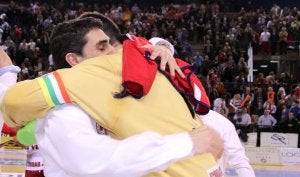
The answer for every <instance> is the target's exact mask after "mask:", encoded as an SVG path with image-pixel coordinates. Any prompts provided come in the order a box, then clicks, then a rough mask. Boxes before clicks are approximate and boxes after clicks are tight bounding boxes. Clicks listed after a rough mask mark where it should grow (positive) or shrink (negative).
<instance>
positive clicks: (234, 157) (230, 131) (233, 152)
mask: <svg viewBox="0 0 300 177" xmlns="http://www.w3.org/2000/svg"><path fill="white" fill-rule="evenodd" d="M223 125H224V124H223ZM226 126H227V129H226V132H223V140H224V160H225V163H227V164H228V166H230V167H233V168H235V170H236V172H237V174H238V177H244V176H247V177H255V174H254V171H253V169H252V167H251V166H250V164H249V159H248V158H247V156H246V154H245V149H244V147H243V146H242V144H241V142H240V139H239V137H238V135H237V133H236V130H235V128H234V126H233V124H231V123H230V122H228V124H227V125H226Z"/></svg>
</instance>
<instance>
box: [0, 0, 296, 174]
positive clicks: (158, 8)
mask: <svg viewBox="0 0 300 177" xmlns="http://www.w3.org/2000/svg"><path fill="white" fill-rule="evenodd" d="M133 6H137V7H138V10H136V9H134V8H133ZM191 6H192V8H191ZM277 6H279V7H280V10H279V11H278V12H275V11H272V8H273V7H277ZM274 9H276V8H274ZM274 9H273V10H274ZM299 10H300V1H299V0H215V1H213V0H208V1H196V0H177V1H176V0H175V1H171V0H164V1H161V0H151V1H141V0H136V1H134V0H124V1H121V0H101V1H100V0H85V1H68V0H54V1H46V0H40V1H29V0H28V1H25V0H23V1H6V0H0V14H1V15H0V19H1V22H0V34H1V35H0V36H1V45H2V46H5V47H7V52H8V53H9V55H10V56H11V58H12V59H13V60H14V62H15V63H16V64H17V65H19V66H20V67H21V68H22V69H23V72H22V73H21V74H20V76H19V80H26V79H32V78H35V77H37V76H38V75H40V74H41V73H47V72H50V71H52V70H53V69H55V65H54V64H52V63H49V60H48V59H49V55H50V53H49V49H48V41H47V40H48V39H49V35H50V33H51V29H52V28H53V26H55V25H56V24H57V23H59V22H60V21H63V20H64V19H71V18H75V17H76V16H78V15H79V14H80V13H82V12H84V11H98V12H101V13H104V14H106V15H108V16H110V17H111V18H112V19H113V20H114V21H115V22H116V23H117V24H118V25H119V27H120V29H121V30H122V32H124V33H125V32H131V33H133V34H136V35H139V36H144V37H147V38H149V37H151V36H161V37H163V38H165V39H167V40H169V41H170V42H172V44H173V45H174V46H175V49H176V55H177V56H178V57H180V58H183V59H185V60H186V61H188V62H190V63H191V64H193V63H194V64H195V61H196V58H197V56H198V54H199V55H200V56H201V57H202V58H205V56H207V57H208V60H205V61H204V62H203V63H202V64H201V66H199V68H198V69H196V70H195V72H196V74H198V75H199V78H201V79H202V80H203V81H204V82H207V84H208V94H209V96H210V98H211V102H213V101H214V100H215V99H216V98H218V97H221V96H222V95H225V98H226V103H227V106H228V108H229V111H231V112H229V115H228V118H229V119H230V120H232V121H233V123H235V124H236V122H235V121H234V120H233V116H234V114H235V113H234V112H233V111H232V109H230V105H229V101H230V99H232V97H233V95H234V94H236V93H240V94H243V93H245V87H246V86H249V87H250V88H251V92H252V93H253V94H255V93H256V89H257V87H262V88H263V89H264V90H263V91H264V93H265V92H267V87H270V86H271V87H273V88H274V90H275V91H276V93H278V92H279V88H280V87H284V88H285V91H286V93H285V94H286V96H288V95H293V94H294V93H297V88H298V87H299V80H300V51H299V50H300V12H299ZM291 16H292V17H291ZM48 17H49V19H48ZM224 17H226V20H225V18H224ZM174 18H175V19H174ZM191 19H192V20H191ZM260 20H262V22H261V23H260ZM273 20H274V21H273ZM224 21H227V23H226V24H225V23H224ZM269 21H271V22H270V23H269ZM223 23H224V26H222V25H220V24H223ZM248 23H249V24H250V27H251V30H252V33H251V37H250V38H249V39H248V38H247V35H246V34H245V33H244V32H245V29H246V27H247V24H248ZM272 23H273V24H272ZM132 24H134V25H132ZM218 25H220V26H218ZM267 25H270V26H269V30H270V31H272V30H273V29H275V30H276V34H278V32H279V31H280V29H281V27H286V28H287V31H288V33H289V37H288V40H287V45H286V48H285V49H286V51H284V52H283V53H281V51H280V45H279V43H280V42H279V39H274V41H269V42H270V46H269V47H270V48H269V51H267V52H266V51H263V49H262V46H261V43H260V41H259V39H257V37H258V38H259V35H260V33H261V32H262V30H263V27H265V26H267ZM149 27H151V28H150V29H152V30H153V31H149V30H147V29H148V28H149ZM239 28H240V29H241V31H242V34H241V35H239V34H238V32H237V31H239V30H240V29H239ZM222 32H224V36H223V33H222ZM243 34H245V35H243ZM216 36H218V37H216ZM223 37H224V38H223ZM248 37H249V36H248ZM218 38H220V40H219V39H218ZM246 39H247V40H248V43H242V42H241V41H246ZM24 40H25V42H24V43H26V46H29V47H28V48H29V49H28V50H27V49H26V50H25V49H23V48H20V46H22V45H21V44H22V42H23V41H24ZM208 40H209V41H210V43H208V42H207V41H208ZM32 42H34V43H35V44H34V43H32ZM226 42H228V43H229V46H230V49H229V50H230V51H229V52H228V49H224V47H225V48H226ZM272 42H273V44H274V45H275V49H274V51H271V46H272ZM211 43H212V44H211ZM32 45H34V47H33V48H30V46H32ZM207 46H211V47H212V48H213V51H209V50H208V47H207ZM37 48H38V49H37ZM232 48H235V49H236V51H237V52H236V53H238V57H237V56H236V55H235V54H236V53H235V52H234V51H233V50H232ZM285 52H286V53H285ZM231 57H232V58H233V59H234V61H235V63H236V65H238V66H240V65H242V66H241V67H240V68H237V70H239V73H234V76H235V77H234V78H231V77H228V73H227V75H226V72H224V70H225V69H226V67H227V64H228V63H229V61H230V58H231ZM241 58H244V63H241V62H240V61H241ZM26 68H27V70H28V71H27V72H25V70H26ZM245 69H246V71H245ZM261 76H262V77H261ZM260 77H261V79H262V80H263V82H261V80H260ZM203 78H204V79H203ZM215 81H218V82H217V83H218V86H219V87H218V88H219V89H217V96H216V95H214V93H215V92H214V90H213V85H214V84H215ZM219 81H220V82H219ZM221 86H222V88H223V89H220V88H221ZM224 90H225V91H224ZM296 96H299V95H296ZM288 99H289V98H284V100H283V101H288ZM298 99H299V97H298ZM277 101H278V104H277V106H278V109H279V108H280V106H281V105H280V104H279V100H276V102H277ZM287 106H289V108H291V107H293V102H292V103H290V105H288V104H287ZM254 108H255V107H254V106H252V110H253V109H254ZM281 111H282V110H281ZM280 113H281V112H279V113H276V114H275V115H274V116H276V119H278V120H279V121H280V119H281V116H280ZM250 114H251V116H252V118H253V117H254V115H255V114H254V113H253V112H250ZM231 116H232V117H231ZM296 118H298V121H300V118H299V117H296ZM253 119H255V118H253ZM237 129H238V127H237ZM281 130H282V129H281V128H280V125H277V126H276V127H272V129H271V131H268V132H259V133H260V134H258V131H259V127H257V125H256V122H255V121H253V122H252V124H251V129H250V130H248V131H247V133H248V134H247V142H244V141H243V143H244V146H245V149H246V153H247V155H248V157H249V159H250V162H251V164H252V165H253V167H254V169H255V173H256V175H257V177H267V176H272V177H273V176H274V177H296V176H297V177H298V176H300V149H299V131H300V130H299V128H298V129H297V130H298V131H296V132H292V133H287V132H285V131H281ZM2 135H3V136H2V138H1V149H0V165H1V168H0V172H1V173H0V177H8V176H18V177H21V176H23V173H22V172H23V171H24V168H25V165H26V151H25V150H23V148H22V147H21V146H20V145H18V144H17V143H16V142H14V141H13V138H12V137H9V136H8V135H4V134H2ZM226 175H227V176H236V173H235V171H234V169H232V168H228V169H227V171H226Z"/></svg>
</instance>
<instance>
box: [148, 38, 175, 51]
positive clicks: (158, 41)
mask: <svg viewBox="0 0 300 177" xmlns="http://www.w3.org/2000/svg"><path fill="white" fill-rule="evenodd" d="M149 42H150V43H151V44H152V45H163V46H166V47H167V48H168V49H169V50H170V51H171V53H172V55H174V53H175V49H174V46H173V45H172V44H171V43H170V42H169V41H167V40H165V39H162V38H159V37H153V38H151V39H150V40H149Z"/></svg>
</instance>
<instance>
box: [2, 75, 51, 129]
mask: <svg viewBox="0 0 300 177" xmlns="http://www.w3.org/2000/svg"><path fill="white" fill-rule="evenodd" d="M0 109H1V111H2V113H3V118H4V121H5V122H6V123H7V125H8V126H10V127H20V126H23V125H24V124H26V123H27V122H28V121H30V120H33V119H35V118H42V117H44V116H45V115H46V114H47V112H48V111H49V110H50V107H49V106H48V105H47V103H46V100H45V98H44V96H43V93H42V89H41V87H40V86H39V83H38V81H37V79H34V80H26V81H22V82H19V83H17V84H15V85H14V86H12V87H10V88H9V89H8V90H7V91H6V93H5V95H4V97H3V101H2V103H1V106H0Z"/></svg>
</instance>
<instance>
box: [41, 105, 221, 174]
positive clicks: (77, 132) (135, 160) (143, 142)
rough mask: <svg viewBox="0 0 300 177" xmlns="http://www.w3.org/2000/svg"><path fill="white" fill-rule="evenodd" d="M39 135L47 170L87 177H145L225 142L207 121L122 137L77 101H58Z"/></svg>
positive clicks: (219, 147)
mask: <svg viewBox="0 0 300 177" xmlns="http://www.w3.org/2000/svg"><path fill="white" fill-rule="evenodd" d="M35 134H36V139H37V142H38V145H39V147H40V149H41V152H43V157H44V160H45V164H46V166H45V172H49V173H51V171H52V170H53V171H52V172H53V173H56V172H57V167H56V168H55V167H54V166H55V165H57V166H59V168H60V169H62V170H63V171H64V172H66V173H68V174H72V175H71V176H85V177H94V176H110V177H115V176H116V177H117V176H118V177H119V176H130V177H139V176H143V175H145V174H147V173H151V172H154V171H161V170H164V169H166V168H167V167H168V166H169V165H170V164H171V163H173V162H175V161H178V160H181V159H185V158H189V157H191V156H192V155H197V154H202V153H206V152H212V151H213V153H215V152H218V154H220V153H221V152H220V150H222V147H223V146H222V144H221V145H220V144H218V143H217V142H219V140H220V137H219V135H218V134H217V133H216V132H214V131H213V130H212V129H209V128H207V127H205V126H203V127H201V128H198V129H195V130H193V131H190V132H182V133H176V134H171V135H165V136H162V135H160V134H158V133H155V132H149V131H148V132H144V133H140V134H138V135H134V136H131V137H128V138H126V139H122V140H116V139H113V138H111V137H110V136H107V135H101V134H98V133H97V129H96V123H95V122H94V121H93V119H91V118H90V117H89V116H88V115H87V114H86V113H85V112H83V111H82V110H81V109H80V108H79V107H77V106H75V105H72V104H64V105H62V106H57V107H55V108H54V109H52V110H51V111H50V113H49V114H48V115H47V117H45V118H43V119H40V120H38V123H37V127H36V132H35ZM201 137H207V138H201ZM212 138H213V139H214V140H215V141H211V139H212ZM212 144H213V145H212ZM211 146H214V147H211ZM49 162H50V163H49ZM47 164H48V165H49V164H50V166H47ZM47 168H50V169H47ZM46 175H49V176H51V175H50V174H46Z"/></svg>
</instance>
